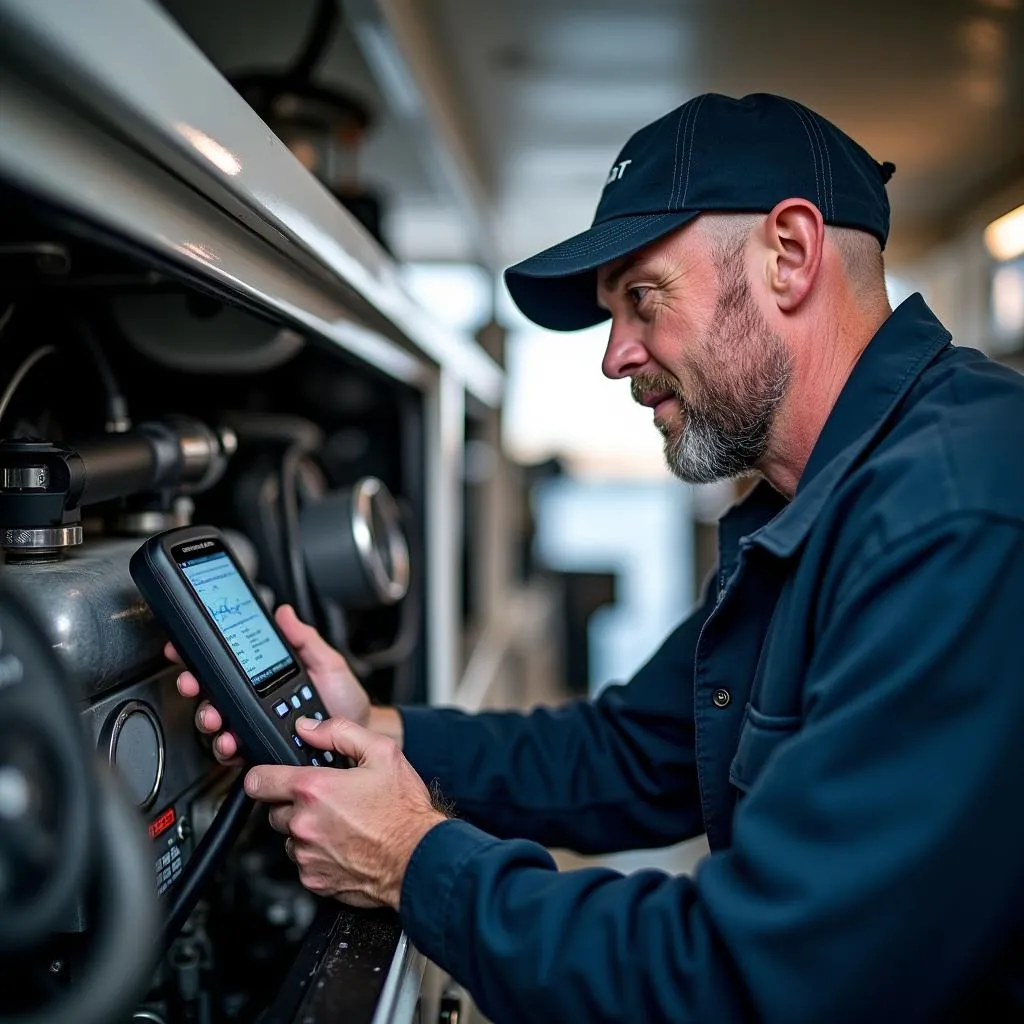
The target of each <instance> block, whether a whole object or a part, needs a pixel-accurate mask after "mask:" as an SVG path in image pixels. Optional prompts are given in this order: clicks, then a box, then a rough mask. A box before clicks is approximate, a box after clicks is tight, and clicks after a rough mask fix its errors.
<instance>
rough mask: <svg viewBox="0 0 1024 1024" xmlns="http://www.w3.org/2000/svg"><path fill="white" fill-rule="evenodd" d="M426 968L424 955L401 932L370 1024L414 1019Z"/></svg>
mask: <svg viewBox="0 0 1024 1024" xmlns="http://www.w3.org/2000/svg"><path fill="white" fill-rule="evenodd" d="M425 967H426V960H425V959H424V957H423V955H422V954H421V953H420V952H419V951H418V950H417V949H416V948H415V947H414V946H413V944H412V943H411V942H410V941H409V939H408V938H407V937H406V935H405V932H403V933H402V934H401V935H400V936H399V938H398V945H397V946H396V947H395V955H394V957H393V958H392V960H391V967H390V968H389V969H388V976H387V980H386V981H385V982H384V988H383V990H382V991H381V994H380V999H379V1000H378V1002H377V1009H376V1011H375V1012H374V1015H373V1020H372V1021H371V1024H409V1022H410V1021H411V1020H413V1014H414V1013H415V1010H416V1001H417V999H418V998H419V991H420V983H421V982H422V980H423V971H424V968H425Z"/></svg>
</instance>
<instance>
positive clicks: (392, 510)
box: [302, 476, 410, 609]
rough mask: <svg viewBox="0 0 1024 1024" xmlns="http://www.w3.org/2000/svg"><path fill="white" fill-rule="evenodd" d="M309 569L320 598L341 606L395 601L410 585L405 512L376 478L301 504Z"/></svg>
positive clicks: (375, 606) (374, 604)
mask: <svg viewBox="0 0 1024 1024" xmlns="http://www.w3.org/2000/svg"><path fill="white" fill-rule="evenodd" d="M302 549H303V553H304V554H305V556H306V568H307V571H308V573H309V576H310V579H311V580H312V583H313V585H314V586H315V587H316V589H317V591H318V592H319V594H320V596H321V598H326V599H328V600H331V601H336V602H337V603H338V604H339V605H340V606H341V607H342V608H352V609H365V608H379V607H382V606H386V605H393V604H396V603H397V602H399V601H401V600H402V598H403V597H405V595H406V593H407V592H408V590H409V573H410V567H409V546H408V543H407V541H406V537H405V533H404V532H403V530H402V523H401V512H400V511H399V508H398V503H397V502H396V501H395V499H394V497H393V496H392V494H391V492H390V491H389V490H388V489H387V487H385V486H384V484H383V483H382V482H381V481H380V480H378V479H377V478H376V477H372V476H371V477H364V478H363V479H362V480H359V481H358V482H357V483H356V484H355V485H354V486H353V487H352V488H350V489H347V490H341V491H333V492H331V493H329V494H327V495H325V496H324V497H323V498H320V499H319V500H317V501H313V502H311V503H309V504H307V505H306V506H305V507H304V508H303V509H302Z"/></svg>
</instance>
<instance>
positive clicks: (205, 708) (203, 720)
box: [196, 700, 224, 734]
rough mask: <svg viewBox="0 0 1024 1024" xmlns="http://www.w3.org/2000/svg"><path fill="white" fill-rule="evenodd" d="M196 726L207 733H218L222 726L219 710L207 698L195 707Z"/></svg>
mask: <svg viewBox="0 0 1024 1024" xmlns="http://www.w3.org/2000/svg"><path fill="white" fill-rule="evenodd" d="M196 728H197V729H198V730H199V731H200V732H205V733H208V734H212V733H218V732H220V731H221V729H223V728H224V722H223V721H222V719H221V717H220V712H219V711H218V710H217V709H216V708H215V707H214V706H213V705H212V704H211V703H210V702H209V701H208V700H204V701H203V703H202V704H200V705H199V707H197V708H196Z"/></svg>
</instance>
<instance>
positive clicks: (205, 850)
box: [162, 771, 253, 950]
mask: <svg viewBox="0 0 1024 1024" xmlns="http://www.w3.org/2000/svg"><path fill="white" fill-rule="evenodd" d="M252 809H253V802H252V800H250V799H249V797H247V796H246V795H245V772H244V771H243V772H239V774H238V778H236V779H235V781H234V782H233V783H232V784H231V789H230V790H229V791H228V795H227V796H226V797H225V798H224V802H223V803H222V804H221V806H220V810H219V811H217V817H216V818H214V819H213V824H212V825H210V827H209V828H208V829H207V830H206V834H205V835H204V836H203V838H202V840H201V841H200V843H199V845H198V846H197V847H196V849H195V852H194V853H193V854H192V856H191V858H190V859H189V862H188V869H187V870H186V871H185V873H184V874H183V875H182V876H181V878H180V879H179V880H178V882H177V884H176V885H175V886H174V887H173V888H172V889H171V891H170V893H169V894H168V896H167V898H166V908H167V909H166V914H165V915H164V923H163V942H162V948H163V949H165V950H166V949H167V948H168V947H169V946H170V944H171V942H172V941H173V940H174V938H175V937H176V936H177V934H178V932H180V931H181V929H182V926H183V925H184V924H185V922H186V921H187V920H188V916H189V914H191V913H192V910H193V909H194V908H195V905H196V903H197V902H198V901H199V897H200V895H201V894H202V890H203V887H204V886H205V885H206V883H207V882H208V881H209V879H210V876H211V874H212V873H213V872H214V871H215V870H216V868H217V865H218V864H219V862H220V861H221V860H222V859H223V857H224V856H225V855H226V854H227V852H228V850H229V849H230V848H231V847H232V846H233V845H234V843H235V840H236V839H237V838H238V836H239V834H240V833H241V831H242V829H243V828H244V827H245V823H246V822H247V821H248V820H249V814H250V812H251V811H252Z"/></svg>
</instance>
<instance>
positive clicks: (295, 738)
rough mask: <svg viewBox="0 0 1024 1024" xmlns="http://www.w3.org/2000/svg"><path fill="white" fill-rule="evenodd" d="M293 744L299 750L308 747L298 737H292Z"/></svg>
mask: <svg viewBox="0 0 1024 1024" xmlns="http://www.w3.org/2000/svg"><path fill="white" fill-rule="evenodd" d="M292 743H294V744H295V746H297V747H298V748H299V750H302V749H303V747H305V745H306V744H305V743H303V742H302V740H300V739H299V737H298V736H293V737H292Z"/></svg>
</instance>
